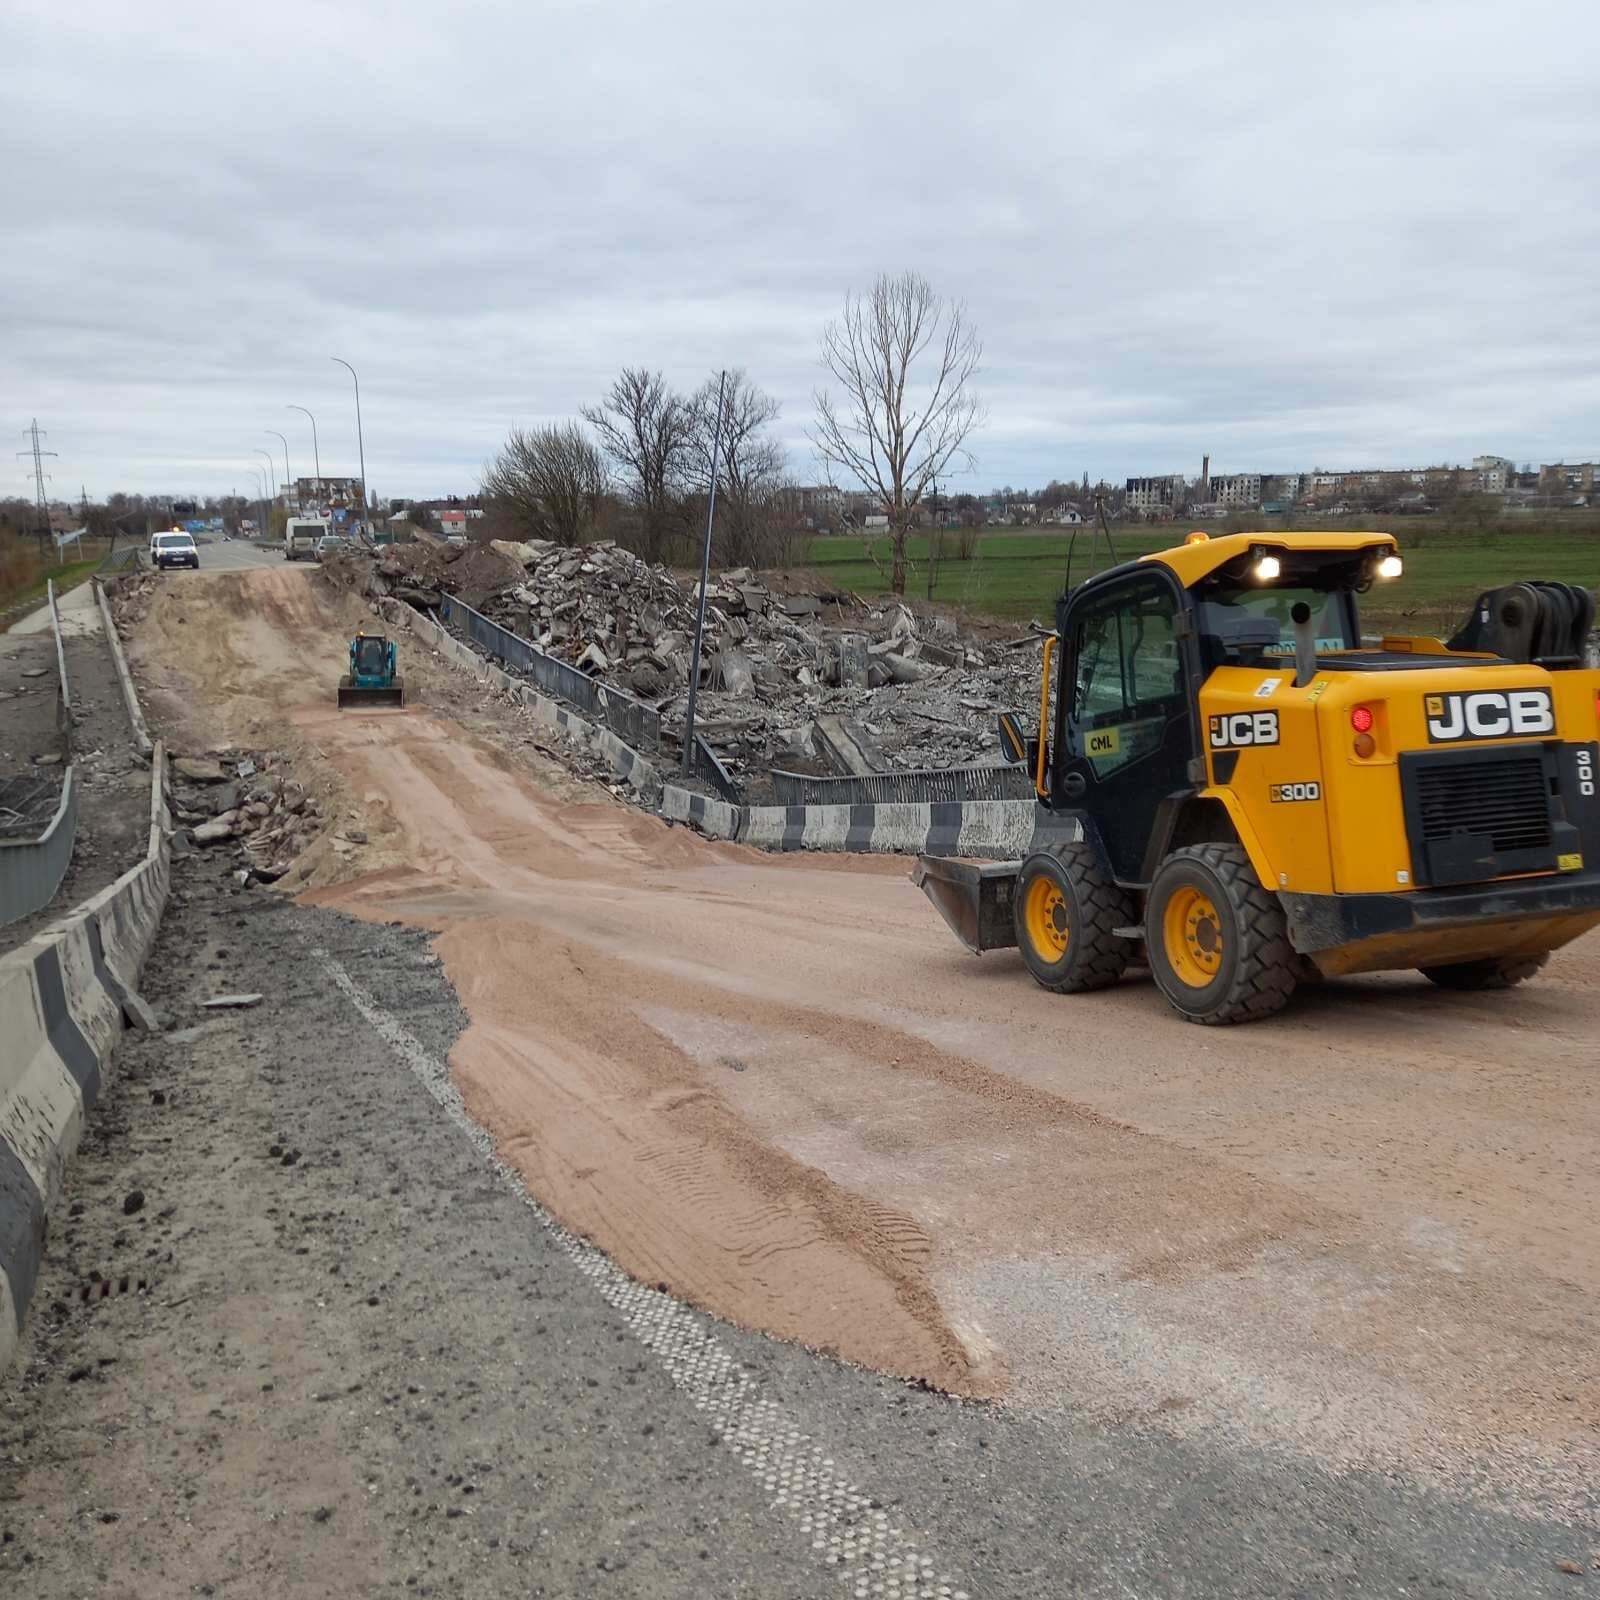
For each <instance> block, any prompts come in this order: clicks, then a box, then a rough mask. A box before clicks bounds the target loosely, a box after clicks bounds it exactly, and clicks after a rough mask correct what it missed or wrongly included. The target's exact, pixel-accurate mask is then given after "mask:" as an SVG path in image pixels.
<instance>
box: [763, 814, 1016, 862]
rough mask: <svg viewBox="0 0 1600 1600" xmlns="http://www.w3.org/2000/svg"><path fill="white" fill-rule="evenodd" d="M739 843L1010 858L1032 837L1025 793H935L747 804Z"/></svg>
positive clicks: (768, 847)
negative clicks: (927, 798) (924, 797)
mask: <svg viewBox="0 0 1600 1600" xmlns="http://www.w3.org/2000/svg"><path fill="white" fill-rule="evenodd" d="M740 809H741V817H740V824H739V830H738V833H737V834H736V835H735V837H736V838H737V839H738V842H739V843H740V844H749V845H754V846H755V847H756V848H757V849H760V850H853V851H860V852H863V853H871V854H883V853H891V854H900V855H920V854H921V853H922V852H924V851H926V852H927V853H928V854H930V855H939V856H978V857H984V858H987V859H992V860H1000V861H1011V860H1015V859H1017V858H1018V857H1020V856H1023V855H1025V854H1026V853H1027V850H1028V841H1029V840H1030V839H1031V838H1032V837H1033V828H1034V812H1035V808H1034V803H1033V801H1031V800H941V801H934V802H932V803H931V804H926V805H913V804H910V803H907V802H900V803H896V804H891V805H853V806H745V807H742V808H740Z"/></svg>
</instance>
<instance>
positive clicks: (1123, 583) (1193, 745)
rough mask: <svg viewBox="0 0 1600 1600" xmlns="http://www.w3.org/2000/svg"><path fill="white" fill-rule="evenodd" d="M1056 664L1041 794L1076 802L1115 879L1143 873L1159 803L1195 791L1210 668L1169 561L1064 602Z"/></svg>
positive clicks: (1129, 571) (1066, 807)
mask: <svg viewBox="0 0 1600 1600" xmlns="http://www.w3.org/2000/svg"><path fill="white" fill-rule="evenodd" d="M1056 626H1057V634H1058V637H1059V640H1060V644H1059V651H1060V666H1059V673H1058V675H1057V681H1056V697H1055V702H1056V703H1055V718H1054V724H1053V731H1052V737H1051V740H1050V747H1049V748H1050V755H1049V760H1048V771H1047V772H1046V773H1045V774H1044V778H1043V781H1042V783H1041V786H1040V787H1041V793H1040V798H1041V799H1042V800H1043V801H1044V802H1045V804H1046V805H1047V806H1049V807H1050V808H1051V809H1052V810H1057V811H1075V812H1080V813H1082V814H1083V815H1084V817H1085V819H1086V826H1089V827H1091V828H1092V829H1093V830H1094V832H1095V833H1096V834H1097V835H1098V838H1099V842H1100V844H1101V846H1102V848H1103V849H1104V851H1105V854H1106V857H1107V859H1108V860H1109V862H1110V865H1111V869H1112V872H1113V874H1114V876H1115V877H1116V878H1118V879H1119V880H1122V881H1124V882H1132V881H1135V880H1137V879H1138V878H1139V876H1140V874H1141V870H1142V866H1143V862H1144V857H1145V852H1146V847H1147V845H1148V843H1149V841H1150V839H1151V837H1152V835H1153V834H1154V832H1155V825H1156V816H1157V812H1158V811H1159V810H1160V808H1161V806H1162V805H1163V803H1167V802H1170V801H1172V800H1173V799H1174V798H1181V797H1182V796H1183V795H1185V794H1188V793H1190V792H1192V791H1193V788H1194V780H1193V778H1192V776H1191V763H1192V762H1193V761H1195V760H1196V759H1197V758H1198V757H1199V755H1200V746H1199V743H1198V738H1197V733H1196V696H1197V693H1198V687H1199V683H1200V681H1201V674H1202V668H1201V664H1200V660H1199V656H1198V654H1197V650H1196V642H1197V635H1196V632H1195V617H1194V606H1193V602H1192V600H1191V598H1190V596H1189V594H1188V592H1187V591H1186V590H1185V589H1184V588H1183V587H1182V586H1181V585H1180V584H1179V583H1178V581H1177V579H1176V578H1175V577H1174V576H1173V574H1172V573H1171V572H1170V571H1168V570H1167V569H1166V568H1164V567H1159V566H1155V565H1146V564H1134V565H1129V566H1123V567H1117V568H1114V569H1113V570H1112V571H1110V572H1108V573H1104V574H1102V575H1101V576H1100V577H1098V578H1094V579H1091V580H1090V581H1089V582H1088V583H1085V584H1083V585H1081V586H1080V587H1079V588H1078V589H1076V590H1074V591H1073V592H1072V594H1071V595H1070V596H1068V597H1066V598H1065V599H1063V600H1062V601H1061V602H1060V604H1059V605H1058V607H1057V613H1056Z"/></svg>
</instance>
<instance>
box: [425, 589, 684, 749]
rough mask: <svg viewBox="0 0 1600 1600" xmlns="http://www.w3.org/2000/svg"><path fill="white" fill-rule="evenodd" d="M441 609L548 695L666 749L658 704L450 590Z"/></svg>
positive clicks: (641, 745) (621, 733) (629, 739)
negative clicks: (522, 634) (548, 649)
mask: <svg viewBox="0 0 1600 1600" xmlns="http://www.w3.org/2000/svg"><path fill="white" fill-rule="evenodd" d="M440 614H441V615H442V617H443V618H444V621H445V622H446V623H447V624H448V625H450V626H451V627H455V628H459V629H460V630H461V631H462V632H463V633H464V634H466V636H467V637H468V638H469V639H471V640H472V642H473V643H474V644H475V645H477V646H478V647H479V648H480V649H483V650H487V651H488V652H489V654H490V655H491V656H494V657H495V658H496V659H497V660H500V661H504V662H506V663H507V664H508V665H509V666H513V667H515V668H517V669H518V670H519V671H520V672H522V673H524V674H525V675H526V676H527V677H528V678H530V679H531V680H532V681H533V683H534V684H535V685H536V686H537V687H538V688H540V689H542V690H543V691H544V692H545V693H546V694H548V695H554V696H555V698H556V699H558V700H565V701H566V702H567V704H568V705H571V706H575V707H577V709H578V710H580V711H582V712H584V713H585V714H586V715H587V716H588V717H589V718H590V720H591V721H594V722H599V723H603V724H604V725H605V726H606V727H608V728H609V729H610V730H611V731H612V732H613V733H614V734H616V736H617V737H618V738H619V739H621V740H622V741H623V742H624V743H626V744H628V745H630V746H632V748H633V749H635V750H639V751H656V750H659V749H660V748H661V718H660V716H659V715H658V714H657V712H656V711H655V709H654V707H652V706H647V705H646V704H645V703H644V702H643V701H642V700H635V699H634V697H633V696H632V695H631V694H627V693H625V692H624V691H623V690H621V689H613V688H611V687H610V686H609V685H608V684H604V683H600V682H598V681H597V680H596V679H594V678H591V677H590V676H589V675H588V673H586V672H580V671H579V670H578V669H577V668H576V667H573V666H568V664H567V663H566V662H565V661H560V660H558V659H557V658H556V657H555V656H552V655H546V654H545V652H544V651H543V650H541V649H539V647H538V646H537V645H533V644H530V643H529V642H528V641H527V640H526V639H523V638H519V637H518V636H517V635H516V634H514V633H512V632H511V631H510V629H508V628H502V627H501V626H500V624H499V623H497V622H491V621H490V620H489V619H488V618H487V617H486V616H483V615H482V614H481V613H479V612H476V611H474V610H473V609H472V607H471V606H469V605H464V604H463V603H462V602H461V601H459V600H457V599H456V598H455V597H454V596H453V595H445V596H444V599H443V602H442V604H441V607H440Z"/></svg>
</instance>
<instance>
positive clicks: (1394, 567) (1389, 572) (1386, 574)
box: [1378, 555, 1406, 578]
mask: <svg viewBox="0 0 1600 1600" xmlns="http://www.w3.org/2000/svg"><path fill="white" fill-rule="evenodd" d="M1405 570H1406V564H1405V562H1403V561H1402V560H1401V559H1400V557H1399V556H1397V555H1387V556H1384V557H1382V559H1381V560H1380V561H1379V562H1378V576H1379V577H1380V578H1398V577H1399V576H1400V574H1401V573H1402V572H1404V571H1405Z"/></svg>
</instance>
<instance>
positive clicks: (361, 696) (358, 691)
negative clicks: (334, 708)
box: [339, 677, 406, 711]
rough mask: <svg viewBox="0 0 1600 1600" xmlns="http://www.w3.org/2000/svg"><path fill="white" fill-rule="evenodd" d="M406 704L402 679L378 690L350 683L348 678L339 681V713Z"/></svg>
mask: <svg viewBox="0 0 1600 1600" xmlns="http://www.w3.org/2000/svg"><path fill="white" fill-rule="evenodd" d="M405 703H406V684H405V679H404V678H396V679H395V680H394V682H393V683H391V684H388V685H386V686H385V687H383V688H381V689H379V688H363V687H362V686H361V685H360V684H359V683H352V682H351V681H350V679H349V677H343V678H341V679H340V680H339V709H340V710H341V711H356V710H370V709H371V708H372V707H374V706H403V705H404V704H405Z"/></svg>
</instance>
